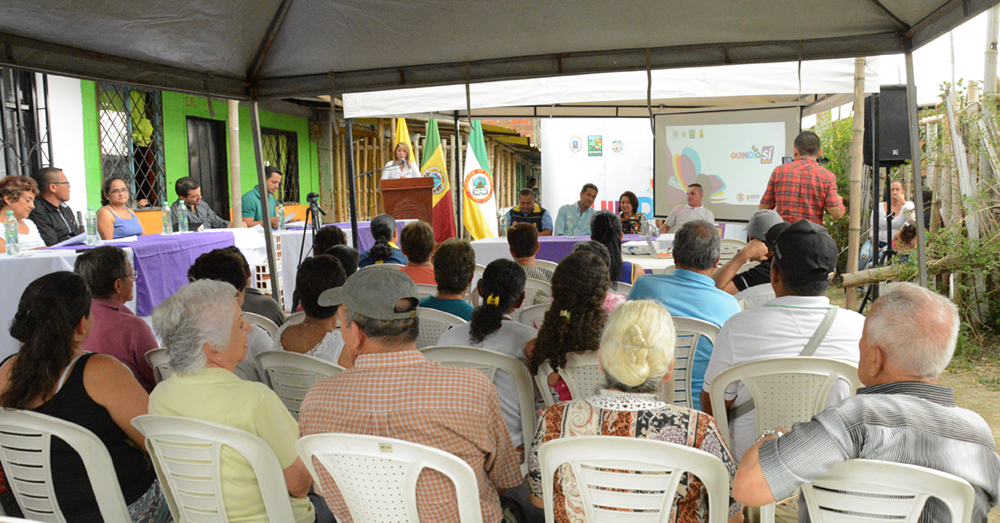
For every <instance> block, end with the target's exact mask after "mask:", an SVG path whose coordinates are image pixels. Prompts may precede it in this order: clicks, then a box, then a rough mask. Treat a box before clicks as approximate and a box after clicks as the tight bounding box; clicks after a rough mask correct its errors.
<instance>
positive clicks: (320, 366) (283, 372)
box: [257, 350, 344, 421]
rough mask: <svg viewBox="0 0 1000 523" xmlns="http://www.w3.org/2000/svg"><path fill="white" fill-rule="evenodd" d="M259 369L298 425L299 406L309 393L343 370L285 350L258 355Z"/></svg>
mask: <svg viewBox="0 0 1000 523" xmlns="http://www.w3.org/2000/svg"><path fill="white" fill-rule="evenodd" d="M257 365H258V366H260V368H261V369H263V371H264V380H265V382H266V384H267V386H268V387H270V388H271V390H273V391H274V393H275V394H277V395H278V397H279V398H281V402H282V403H284V404H285V408H287V409H288V412H290V413H291V414H292V417H294V418H295V420H296V421H298V419H299V406H300V405H302V400H303V399H305V397H306V393H308V392H309V389H310V388H312V386H313V385H314V384H315V383H316V382H317V381H319V380H321V379H323V378H326V377H329V376H336V375H337V374H339V373H340V372H342V371H343V370H344V368H343V367H341V366H340V365H334V364H333V363H330V362H328V361H324V360H321V359H319V358H314V357H312V356H307V355H305V354H299V353H297V352H288V351H283V350H272V351H267V352H261V353H260V354H258V355H257Z"/></svg>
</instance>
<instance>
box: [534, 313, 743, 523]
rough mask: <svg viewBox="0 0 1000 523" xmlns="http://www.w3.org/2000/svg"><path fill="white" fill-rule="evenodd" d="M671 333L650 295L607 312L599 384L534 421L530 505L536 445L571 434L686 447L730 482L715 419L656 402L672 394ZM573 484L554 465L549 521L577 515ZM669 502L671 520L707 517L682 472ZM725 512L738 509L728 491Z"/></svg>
mask: <svg viewBox="0 0 1000 523" xmlns="http://www.w3.org/2000/svg"><path fill="white" fill-rule="evenodd" d="M674 334H675V333H674V324H673V321H672V320H671V318H670V313H669V312H667V309H665V308H664V307H663V306H661V305H659V304H657V303H656V302H654V301H651V300H640V301H630V302H628V303H626V304H624V305H622V306H621V307H619V308H618V309H616V310H615V312H614V313H612V314H611V317H610V318H609V319H608V326H607V329H606V330H605V331H604V334H603V335H602V336H601V348H600V351H599V354H600V357H601V366H602V368H603V369H604V376H605V379H606V380H607V387H605V388H603V389H601V391H600V393H599V394H597V395H596V396H592V397H589V398H577V399H574V400H573V401H570V402H568V403H559V404H557V405H553V406H551V407H549V408H547V409H545V412H544V413H543V414H542V419H541V420H540V421H539V423H538V430H537V431H536V432H535V437H534V441H533V442H532V444H531V452H530V454H528V468H529V472H528V483H529V484H530V485H531V501H532V502H533V503H534V504H535V506H537V507H539V508H541V507H543V496H542V476H541V467H540V464H539V462H538V448H539V447H540V446H541V445H542V444H543V443H546V442H549V441H553V440H556V439H560V438H568V437H574V436H619V437H624V438H645V439H651V440H655V441H665V442H667V443H674V444H677V445H685V446H688V447H694V448H696V449H699V450H703V451H705V452H708V453H709V454H712V455H713V456H715V457H717V458H719V459H720V460H722V463H723V464H725V465H726V468H727V469H728V471H729V478H730V481H732V478H733V476H734V475H735V474H736V461H735V460H734V459H733V457H732V455H731V454H730V453H729V449H728V448H726V444H725V442H724V440H723V438H722V434H721V433H720V432H719V428H718V427H717V426H716V425H715V420H714V419H713V418H712V417H711V416H709V415H707V414H705V413H702V412H699V411H697V410H694V409H686V408H684V407H677V406H674V405H672V404H671V403H670V402H665V401H663V399H662V398H663V396H664V395H667V396H670V395H671V394H672V391H673V380H674V376H673V374H674V371H673V364H674ZM664 391H666V394H664ZM577 481H578V480H577V478H575V477H573V472H572V470H571V469H569V468H559V469H558V472H557V473H556V480H555V482H556V488H555V499H553V500H549V501H550V502H551V504H552V510H553V512H554V513H555V521H568V520H569V517H570V515H571V514H582V513H583V506H581V505H580V499H579V497H577V496H573V495H569V493H570V492H572V491H573V490H574V489H576V488H577V487H576V484H577ZM639 488H641V487H639ZM676 500H677V502H676V503H677V507H676V509H675V510H676V512H675V514H676V516H675V518H674V520H676V521H678V522H681V521H687V522H692V523H695V522H699V523H706V522H707V521H708V508H709V507H708V491H707V490H705V487H704V486H703V485H702V483H701V482H700V481H698V480H696V479H695V478H694V477H693V476H691V475H690V474H685V475H684V477H683V478H681V483H680V486H679V487H678V490H677V497H676ZM728 516H729V522H730V523H738V522H741V521H743V512H742V507H741V506H740V504H739V503H737V502H736V501H734V500H733V498H732V496H731V495H730V496H729V512H728Z"/></svg>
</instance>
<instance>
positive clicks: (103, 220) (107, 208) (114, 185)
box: [97, 176, 146, 240]
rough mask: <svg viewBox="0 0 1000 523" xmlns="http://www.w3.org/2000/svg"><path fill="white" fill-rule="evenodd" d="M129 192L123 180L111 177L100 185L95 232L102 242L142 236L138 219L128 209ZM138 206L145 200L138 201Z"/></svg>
mask: <svg viewBox="0 0 1000 523" xmlns="http://www.w3.org/2000/svg"><path fill="white" fill-rule="evenodd" d="M128 200H129V190H128V185H127V184H126V183H125V180H124V179H123V178H120V177H118V176H112V177H111V178H108V179H107V180H104V184H103V185H101V205H103V206H104V207H101V208H100V209H98V211H97V232H98V233H100V235H101V239H102V240H117V239H119V238H127V237H129V236H142V224H140V223H139V217H138V216H136V215H135V213H134V212H132V209H129V208H128ZM139 202H140V205H142V203H144V202H146V200H139Z"/></svg>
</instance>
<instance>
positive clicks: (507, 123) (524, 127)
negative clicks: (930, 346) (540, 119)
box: [483, 118, 535, 143]
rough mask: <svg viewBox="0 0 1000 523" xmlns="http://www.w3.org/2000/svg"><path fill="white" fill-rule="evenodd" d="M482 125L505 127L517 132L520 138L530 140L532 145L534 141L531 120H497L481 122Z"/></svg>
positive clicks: (533, 127)
mask: <svg viewBox="0 0 1000 523" xmlns="http://www.w3.org/2000/svg"><path fill="white" fill-rule="evenodd" d="M483 123H484V124H487V125H500V126H503V127H507V128H508V129H511V130H513V131H517V133H518V134H520V135H521V136H527V137H529V138H531V139H532V140H531V141H532V143H534V141H535V140H534V138H535V126H534V123H533V122H532V119H531V118H502V119H499V120H483Z"/></svg>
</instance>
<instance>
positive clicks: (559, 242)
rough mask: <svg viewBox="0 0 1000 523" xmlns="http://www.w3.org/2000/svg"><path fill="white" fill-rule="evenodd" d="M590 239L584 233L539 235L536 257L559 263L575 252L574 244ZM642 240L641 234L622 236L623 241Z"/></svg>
mask: <svg viewBox="0 0 1000 523" xmlns="http://www.w3.org/2000/svg"><path fill="white" fill-rule="evenodd" d="M589 239H590V236H587V235H583V234H578V235H576V236H575V237H573V238H567V237H565V236H539V237H538V254H536V255H535V258H537V259H539V260H548V261H550V262H555V263H559V262H561V261H562V259H563V258H565V257H566V256H569V253H571V252H573V246H574V245H576V244H578V243H580V242H584V241H587V240H589ZM641 240H642V235H641V234H626V235H625V237H624V238H622V243H625V242H632V241H641Z"/></svg>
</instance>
